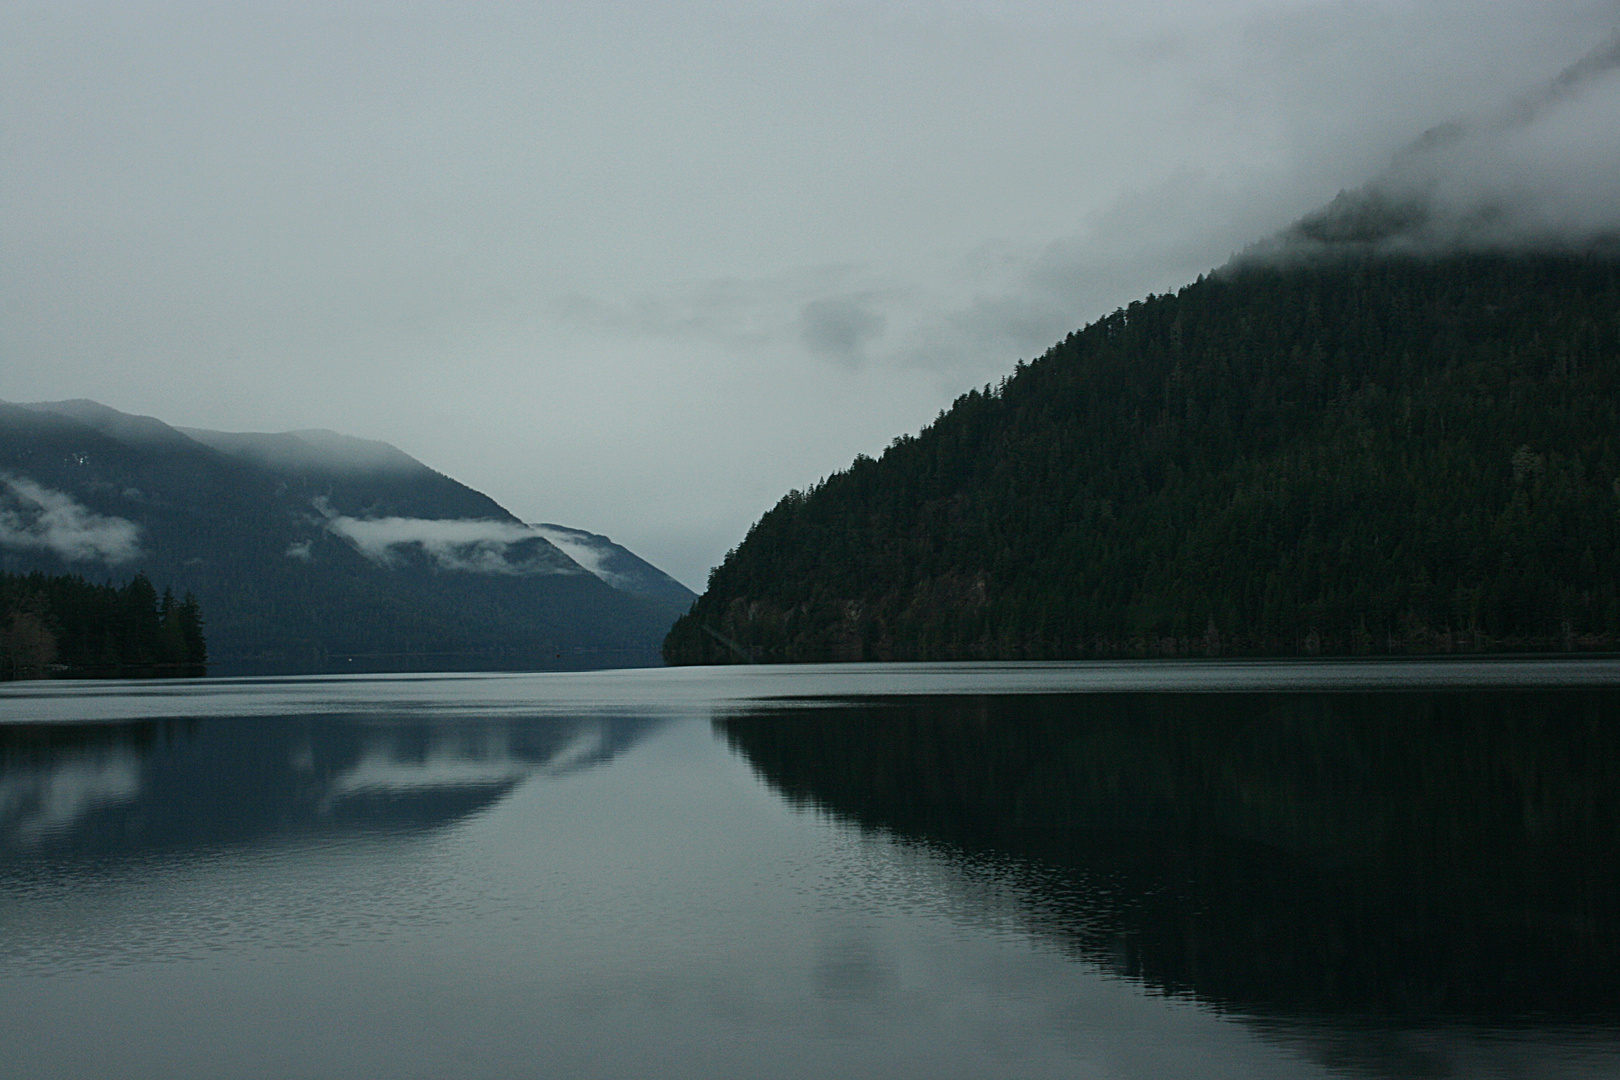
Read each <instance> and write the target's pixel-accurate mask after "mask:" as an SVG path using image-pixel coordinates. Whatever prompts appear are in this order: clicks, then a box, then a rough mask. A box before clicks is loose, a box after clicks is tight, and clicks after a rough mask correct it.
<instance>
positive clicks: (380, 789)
mask: <svg viewBox="0 0 1620 1080" xmlns="http://www.w3.org/2000/svg"><path fill="white" fill-rule="evenodd" d="M656 723H657V721H651V720H640V719H600V718H591V719H580V720H563V719H552V718H546V719H540V720H529V721H501V722H489V723H481V722H470V721H443V720H440V721H434V722H426V721H419V720H387V721H380V720H358V719H346V718H329V717H322V718H307V717H254V718H233V719H218V720H192V721H179V720H173V721H144V722H138V723H119V724H41V725H0V864H3V863H4V862H7V861H16V860H29V861H37V860H38V859H40V858H42V857H44V858H70V859H72V858H96V859H103V858H108V857H111V858H119V857H129V856H141V855H146V854H154V853H162V852H173V851H182V850H196V849H201V848H229V847H239V846H249V845H255V844H262V843H271V842H287V841H297V840H299V839H300V838H304V837H309V836H314V835H339V834H345V833H348V834H362V833H365V834H376V833H379V832H388V831H412V830H422V829H431V828H436V827H440V826H445V825H449V824H452V823H454V822H456V821H459V820H461V819H463V818H466V817H467V816H469V815H471V814H475V813H477V812H478V811H480V810H483V809H485V808H487V807H489V806H492V805H493V804H495V803H496V802H498V801H499V800H500V799H502V798H504V797H505V796H506V795H507V794H508V793H509V792H511V791H512V789H513V788H515V787H516V786H517V785H518V784H519V783H521V782H522V781H523V780H525V779H527V778H529V777H531V776H533V775H535V774H537V773H543V772H549V773H554V774H555V773H563V772H570V771H574V770H579V769H586V768H590V767H591V766H593V765H597V764H601V763H603V762H606V761H608V760H610V759H611V758H613V757H614V756H616V755H617V754H619V753H621V752H623V751H624V750H626V749H628V748H629V747H630V746H632V745H634V744H635V743H636V742H638V741H639V740H640V739H642V738H643V737H644V736H645V735H646V734H647V733H648V732H649V731H650V730H651V729H652V727H653V726H654V725H655V724H656Z"/></svg>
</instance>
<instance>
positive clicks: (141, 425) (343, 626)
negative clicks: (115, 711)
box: [0, 401, 681, 671]
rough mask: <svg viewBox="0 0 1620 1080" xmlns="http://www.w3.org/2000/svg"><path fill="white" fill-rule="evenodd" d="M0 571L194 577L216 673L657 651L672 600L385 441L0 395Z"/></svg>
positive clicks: (620, 657)
mask: <svg viewBox="0 0 1620 1080" xmlns="http://www.w3.org/2000/svg"><path fill="white" fill-rule="evenodd" d="M560 532H562V533H568V534H570V535H576V534H577V535H578V536H584V537H590V536H594V534H589V533H583V532H580V531H578V530H566V529H564V530H560ZM625 555H626V556H627V557H628V558H630V559H632V560H633V559H634V556H629V555H628V553H625ZM637 561H638V562H639V560H637ZM643 565H645V564H643ZM0 569H4V570H6V571H7V572H11V573H28V572H31V571H36V570H37V571H42V572H45V573H62V572H64V571H67V572H76V573H83V574H92V575H98V576H99V575H101V574H106V573H109V572H111V573H116V574H120V575H129V574H134V573H144V574H146V575H147V577H148V578H150V579H151V580H153V581H154V582H159V583H161V584H164V585H169V586H172V587H173V588H174V589H176V590H177V591H181V590H184V591H190V592H193V593H195V594H196V596H197V598H198V600H199V602H200V604H201V606H202V608H203V610H204V611H206V612H207V619H208V638H209V646H210V653H211V654H212V656H213V658H214V659H215V660H216V661H217V662H219V663H223V664H224V665H225V666H226V668H227V669H228V668H229V667H230V666H231V665H233V664H243V663H252V664H262V665H269V666H271V667H273V668H276V669H294V670H296V669H304V670H331V669H334V668H338V667H341V670H345V671H349V670H364V669H366V668H367V667H368V666H369V667H371V668H372V669H376V668H377V667H378V666H381V667H383V668H384V669H388V668H399V669H402V670H421V669H423V668H425V667H434V668H443V667H445V666H450V667H457V666H461V667H465V666H469V665H471V666H476V667H481V668H489V667H514V666H517V667H549V666H559V665H561V666H581V665H582V666H601V665H603V664H611V665H614V666H619V665H636V664H646V663H654V662H656V660H657V652H656V648H657V644H658V641H659V640H660V639H661V637H662V635H663V632H664V630H665V629H666V628H667V627H668V625H669V623H670V621H671V620H673V618H674V617H675V615H677V614H678V613H679V611H678V610H677V609H678V608H680V607H681V605H680V604H677V603H674V602H672V601H671V600H670V599H669V598H666V597H655V596H649V595H643V594H642V593H639V592H638V591H637V590H635V589H633V588H619V587H616V584H618V583H616V582H615V581H613V580H610V579H609V577H608V576H607V575H602V574H598V573H593V572H587V570H586V569H585V568H584V567H582V566H580V565H579V564H578V563H576V562H575V561H574V560H573V559H572V558H570V557H569V555H567V554H565V553H564V552H563V551H562V550H561V549H560V548H559V547H557V546H556V545H554V544H552V543H551V541H550V540H548V539H547V537H546V535H545V533H544V532H542V531H541V530H537V529H533V528H530V527H529V526H528V525H525V524H524V523H523V522H521V521H519V520H518V519H517V518H516V517H514V516H513V515H512V514H511V513H510V512H508V511H507V510H506V509H505V508H504V507H502V506H501V505H500V504H499V503H497V502H495V500H493V499H491V498H490V497H489V496H487V495H485V494H483V493H482V492H479V491H476V490H474V489H472V488H470V487H467V486H466V485H464V484H460V483H458V482H457V481H455V480H453V479H451V478H450V477H448V476H445V475H444V474H442V473H440V472H437V471H435V470H434V469H432V468H429V467H428V466H426V465H424V464H422V463H421V462H419V461H417V460H416V459H414V458H412V457H410V456H409V455H407V454H404V453H402V452H401V451H399V450H397V449H396V448H394V447H392V446H389V445H388V444H386V443H381V442H372V441H368V440H363V439H351V438H348V437H346V436H342V435H338V434H336V433H333V432H328V431H313V432H312V431H299V432H284V433H276V434H266V433H258V434H233V433H227V432H213V431H188V432H182V431H180V430H177V429H175V428H172V427H170V426H168V425H166V424H164V423H163V422H162V421H160V420H156V419H154V418H152V417H140V416H131V415H128V414H125V413H121V412H118V411H117V410H115V409H109V408H107V407H106V406H102V405H99V404H97V403H95V402H89V401H71V402H53V403H49V404H44V405H38V406H18V405H8V404H0ZM647 570H648V571H649V572H650V573H652V574H657V571H656V570H653V569H652V568H651V567H648V568H647ZM217 666H218V665H217V664H216V668H217Z"/></svg>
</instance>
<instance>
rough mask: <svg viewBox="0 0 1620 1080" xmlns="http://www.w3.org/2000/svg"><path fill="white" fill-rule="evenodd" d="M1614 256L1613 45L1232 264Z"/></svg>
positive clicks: (1419, 145) (1434, 137)
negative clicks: (1343, 257)
mask: <svg viewBox="0 0 1620 1080" xmlns="http://www.w3.org/2000/svg"><path fill="white" fill-rule="evenodd" d="M1594 248H1603V249H1615V250H1620V34H1617V35H1616V36H1614V37H1612V38H1610V39H1609V40H1608V41H1607V42H1605V43H1604V44H1603V45H1602V46H1600V47H1598V48H1596V49H1594V50H1592V51H1591V52H1589V53H1587V54H1586V55H1585V56H1583V57H1582V58H1581V59H1580V60H1578V61H1576V62H1575V63H1574V64H1571V65H1570V66H1569V67H1567V68H1566V69H1564V70H1563V71H1562V72H1561V73H1559V75H1558V76H1556V77H1555V78H1553V79H1552V80H1550V81H1549V82H1548V83H1546V84H1545V85H1544V86H1543V87H1541V88H1540V89H1539V90H1538V91H1537V92H1535V93H1533V94H1530V95H1527V96H1525V97H1523V98H1520V99H1519V100H1516V101H1514V102H1512V103H1510V104H1509V105H1508V106H1507V107H1506V108H1504V109H1502V110H1500V111H1499V112H1497V113H1495V114H1494V115H1487V116H1483V117H1478V118H1474V119H1470V120H1457V121H1453V122H1451V123H1446V124H1441V125H1438V126H1436V127H1433V128H1430V129H1429V130H1428V131H1426V132H1424V133H1423V134H1422V135H1421V136H1419V137H1418V138H1417V139H1416V140H1414V141H1413V142H1411V143H1410V144H1408V145H1407V146H1406V147H1404V148H1403V149H1402V150H1401V151H1400V152H1399V153H1397V154H1396V155H1395V157H1394V159H1393V160H1392V161H1391V162H1390V164H1389V166H1388V167H1387V168H1386V169H1385V170H1384V171H1383V172H1382V173H1380V174H1379V175H1378V176H1377V177H1375V178H1374V179H1372V180H1371V181H1369V182H1368V183H1366V184H1364V185H1363V186H1361V187H1359V188H1356V189H1354V190H1350V191H1343V192H1340V193H1339V195H1338V196H1337V197H1336V198H1335V199H1333V201H1332V202H1330V203H1328V205H1326V206H1324V207H1322V208H1321V209H1319V210H1316V211H1314V212H1312V213H1310V214H1307V215H1306V216H1305V217H1303V218H1301V219H1300V220H1299V221H1297V222H1296V223H1294V224H1293V225H1292V226H1290V227H1289V228H1287V229H1285V230H1284V231H1283V232H1282V233H1281V234H1279V235H1278V236H1277V237H1275V238H1273V239H1271V240H1267V241H1263V242H1261V243H1259V244H1256V245H1254V246H1253V247H1252V248H1250V249H1249V250H1248V251H1247V252H1245V254H1244V256H1243V257H1242V258H1240V261H1242V259H1246V258H1261V259H1266V258H1278V257H1281V258H1285V259H1286V258H1289V257H1295V256H1305V257H1310V256H1313V255H1319V254H1331V253H1334V252H1366V253H1408V254H1436V253H1441V252H1447V251H1458V250H1541V251H1580V250H1588V249H1594Z"/></svg>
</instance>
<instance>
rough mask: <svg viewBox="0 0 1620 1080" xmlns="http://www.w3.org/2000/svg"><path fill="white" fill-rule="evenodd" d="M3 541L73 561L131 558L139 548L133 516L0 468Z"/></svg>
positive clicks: (138, 532)
mask: <svg viewBox="0 0 1620 1080" xmlns="http://www.w3.org/2000/svg"><path fill="white" fill-rule="evenodd" d="M0 489H3V491H0V547H10V548H21V549H25V550H35V551H51V552H55V553H56V554H57V555H59V556H61V557H62V558H63V559H66V560H68V561H69V562H104V563H108V564H109V565H116V564H118V563H124V562H128V561H130V560H131V559H134V558H137V557H139V555H140V554H141V544H140V539H141V530H140V526H138V525H136V524H135V523H134V522H133V521H126V520H124V519H123V518H120V517H109V516H107V515H104V514H98V513H96V512H95V511H93V510H90V509H88V508H87V507H85V506H84V505H83V504H81V503H80V502H79V501H78V500H77V499H75V498H73V496H71V495H69V494H67V493H66V492H62V491H55V490H53V489H51V488H48V487H45V486H43V485H41V484H37V483H35V482H34V481H32V480H30V479H28V478H27V477H23V476H10V475H7V474H4V473H0Z"/></svg>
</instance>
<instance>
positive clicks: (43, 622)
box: [0, 573, 208, 679]
mask: <svg viewBox="0 0 1620 1080" xmlns="http://www.w3.org/2000/svg"><path fill="white" fill-rule="evenodd" d="M207 663H208V645H207V642H206V641H205V640H204V638H203V632H202V613H201V611H200V610H199V608H198V604H197V598H196V597H194V596H192V595H191V594H190V593H187V594H186V595H185V597H184V598H182V599H180V600H176V599H175V597H174V593H173V592H172V591H171V590H169V589H164V590H163V594H162V596H159V595H158V591H157V589H156V588H154V587H153V585H152V583H151V582H150V581H148V580H147V578H146V576H145V575H143V574H137V575H135V577H133V578H131V579H130V581H129V582H128V583H127V584H125V585H122V586H117V585H113V584H111V583H108V584H104V585H95V584H92V583H91V582H88V581H86V580H85V579H84V578H82V577H79V576H77V575H74V574H61V575H52V576H48V575H45V574H38V573H35V574H26V575H24V574H0V679H17V678H30V677H36V678H37V677H40V676H45V675H78V676H93V675H126V676H127V675H158V674H161V675H201V674H202V673H203V670H204V666H205V665H206V664H207Z"/></svg>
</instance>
